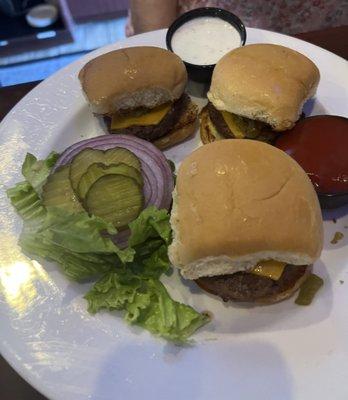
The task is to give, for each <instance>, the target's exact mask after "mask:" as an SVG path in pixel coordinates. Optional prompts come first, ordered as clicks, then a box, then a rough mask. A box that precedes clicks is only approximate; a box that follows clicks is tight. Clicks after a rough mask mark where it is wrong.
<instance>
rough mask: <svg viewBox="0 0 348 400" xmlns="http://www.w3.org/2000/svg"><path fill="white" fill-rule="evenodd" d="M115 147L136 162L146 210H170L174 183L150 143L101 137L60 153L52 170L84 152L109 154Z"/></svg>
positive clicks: (125, 138) (168, 170) (132, 138)
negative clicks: (150, 208) (109, 150)
mask: <svg viewBox="0 0 348 400" xmlns="http://www.w3.org/2000/svg"><path fill="white" fill-rule="evenodd" d="M115 147H123V148H125V149H128V150H130V151H131V152H132V153H134V154H135V155H136V156H137V157H138V158H139V160H140V162H141V166H142V172H143V178H144V197H145V206H146V207H147V206H149V205H154V206H156V207H158V208H166V209H169V207H170V204H171V196H172V191H173V188H174V182H173V177H172V172H171V170H170V167H169V165H168V162H167V160H166V158H165V156H164V154H163V153H162V152H161V151H160V150H159V149H157V147H155V146H154V145H153V144H152V143H150V142H147V141H145V140H143V139H139V138H137V137H135V136H130V135H103V136H97V137H95V138H91V139H85V140H82V141H81V142H77V143H75V144H73V145H72V146H70V147H68V148H67V149H66V150H65V151H64V152H63V154H62V155H61V156H60V158H59V159H58V161H57V163H56V165H55V168H54V169H57V168H58V167H60V166H62V165H65V164H68V163H69V162H70V161H71V160H72V158H73V157H75V156H76V154H78V153H79V152H80V151H82V150H84V149H85V148H93V149H98V150H108V149H111V148H115Z"/></svg>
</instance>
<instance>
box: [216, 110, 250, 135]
mask: <svg viewBox="0 0 348 400" xmlns="http://www.w3.org/2000/svg"><path fill="white" fill-rule="evenodd" d="M221 114H222V116H223V118H224V120H225V122H226V124H227V126H228V127H229V128H230V131H231V132H232V133H233V135H234V136H235V137H236V138H237V139H243V138H244V137H245V134H244V132H243V131H242V130H241V129H240V127H239V126H238V124H237V123H236V120H235V117H234V115H233V114H232V113H229V112H228V111H221Z"/></svg>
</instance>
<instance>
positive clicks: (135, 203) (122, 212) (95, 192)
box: [85, 174, 144, 228]
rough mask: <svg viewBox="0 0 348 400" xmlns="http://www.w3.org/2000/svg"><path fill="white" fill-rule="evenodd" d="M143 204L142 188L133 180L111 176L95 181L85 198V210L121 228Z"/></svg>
mask: <svg viewBox="0 0 348 400" xmlns="http://www.w3.org/2000/svg"><path fill="white" fill-rule="evenodd" d="M143 204H144V199H143V192H142V188H141V187H140V186H139V185H138V183H137V182H136V180H135V179H133V178H130V177H128V176H124V175H119V174H117V175H116V174H113V175H104V176H102V177H100V178H99V179H97V180H96V181H95V182H94V183H93V184H92V186H91V187H90V188H89V190H88V192H87V194H86V197H85V206H86V209H87V210H88V211H89V212H90V213H91V214H94V215H97V216H98V217H101V218H103V219H104V220H106V221H108V222H111V223H113V224H114V226H115V227H116V228H122V227H124V226H125V225H127V224H128V223H129V222H131V221H133V220H134V219H135V218H136V217H137V216H138V215H139V214H140V212H141V210H142V208H143Z"/></svg>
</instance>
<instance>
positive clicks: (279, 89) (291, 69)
mask: <svg viewBox="0 0 348 400" xmlns="http://www.w3.org/2000/svg"><path fill="white" fill-rule="evenodd" d="M319 78H320V75H319V70H318V68H317V67H316V66H315V65H314V63H313V62H312V61H311V60H309V59H308V58H307V57H305V56H304V55H302V54H300V53H298V52H297V51H294V50H291V49H288V48H287V47H283V46H278V45H274V44H251V45H248V46H244V47H239V48H238V49H235V50H232V51H230V52H229V53H227V54H226V55H225V56H224V57H222V58H221V60H220V61H219V62H218V63H217V64H216V67H215V69H214V72H213V76H212V81H211V86H210V89H209V92H208V99H209V102H208V105H207V106H206V107H205V108H204V109H203V110H202V113H201V130H200V132H201V138H202V141H203V143H209V142H213V141H214V140H218V139H223V138H237V139H242V138H247V139H257V140H261V141H265V142H272V141H273V140H274V138H275V137H276V135H277V133H279V132H281V131H284V130H287V129H290V128H292V127H293V126H294V124H295V122H296V121H297V120H298V119H299V117H300V115H301V112H302V107H303V104H304V102H305V101H306V100H308V99H309V98H311V97H312V96H313V95H314V94H315V92H316V88H317V86H318V83H319Z"/></svg>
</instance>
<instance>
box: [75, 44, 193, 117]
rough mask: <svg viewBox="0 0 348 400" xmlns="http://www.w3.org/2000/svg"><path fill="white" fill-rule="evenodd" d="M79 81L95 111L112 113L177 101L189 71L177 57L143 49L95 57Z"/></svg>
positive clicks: (128, 49)
mask: <svg viewBox="0 0 348 400" xmlns="http://www.w3.org/2000/svg"><path fill="white" fill-rule="evenodd" d="M79 79H80V82H81V85H82V89H83V91H84V93H85V95H86V97H87V100H88V102H89V103H90V105H91V107H92V111H93V112H94V113H96V114H113V113H115V112H117V111H119V110H133V109H135V108H138V107H146V108H153V107H156V106H158V105H161V104H163V103H167V102H170V101H174V100H177V99H178V98H179V97H180V96H181V95H182V93H183V92H184V89H185V86H186V83H187V72H186V69H185V65H184V63H183V62H182V61H181V59H180V58H179V57H178V56H177V55H176V54H174V53H172V52H170V51H168V50H164V49H161V48H159V47H150V46H144V47H129V48H125V49H119V50H114V51H111V52H109V53H106V54H102V55H101V56H99V57H96V58H94V59H93V60H91V61H89V62H88V63H87V64H86V65H85V66H84V67H83V68H82V70H81V71H80V73H79Z"/></svg>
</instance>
